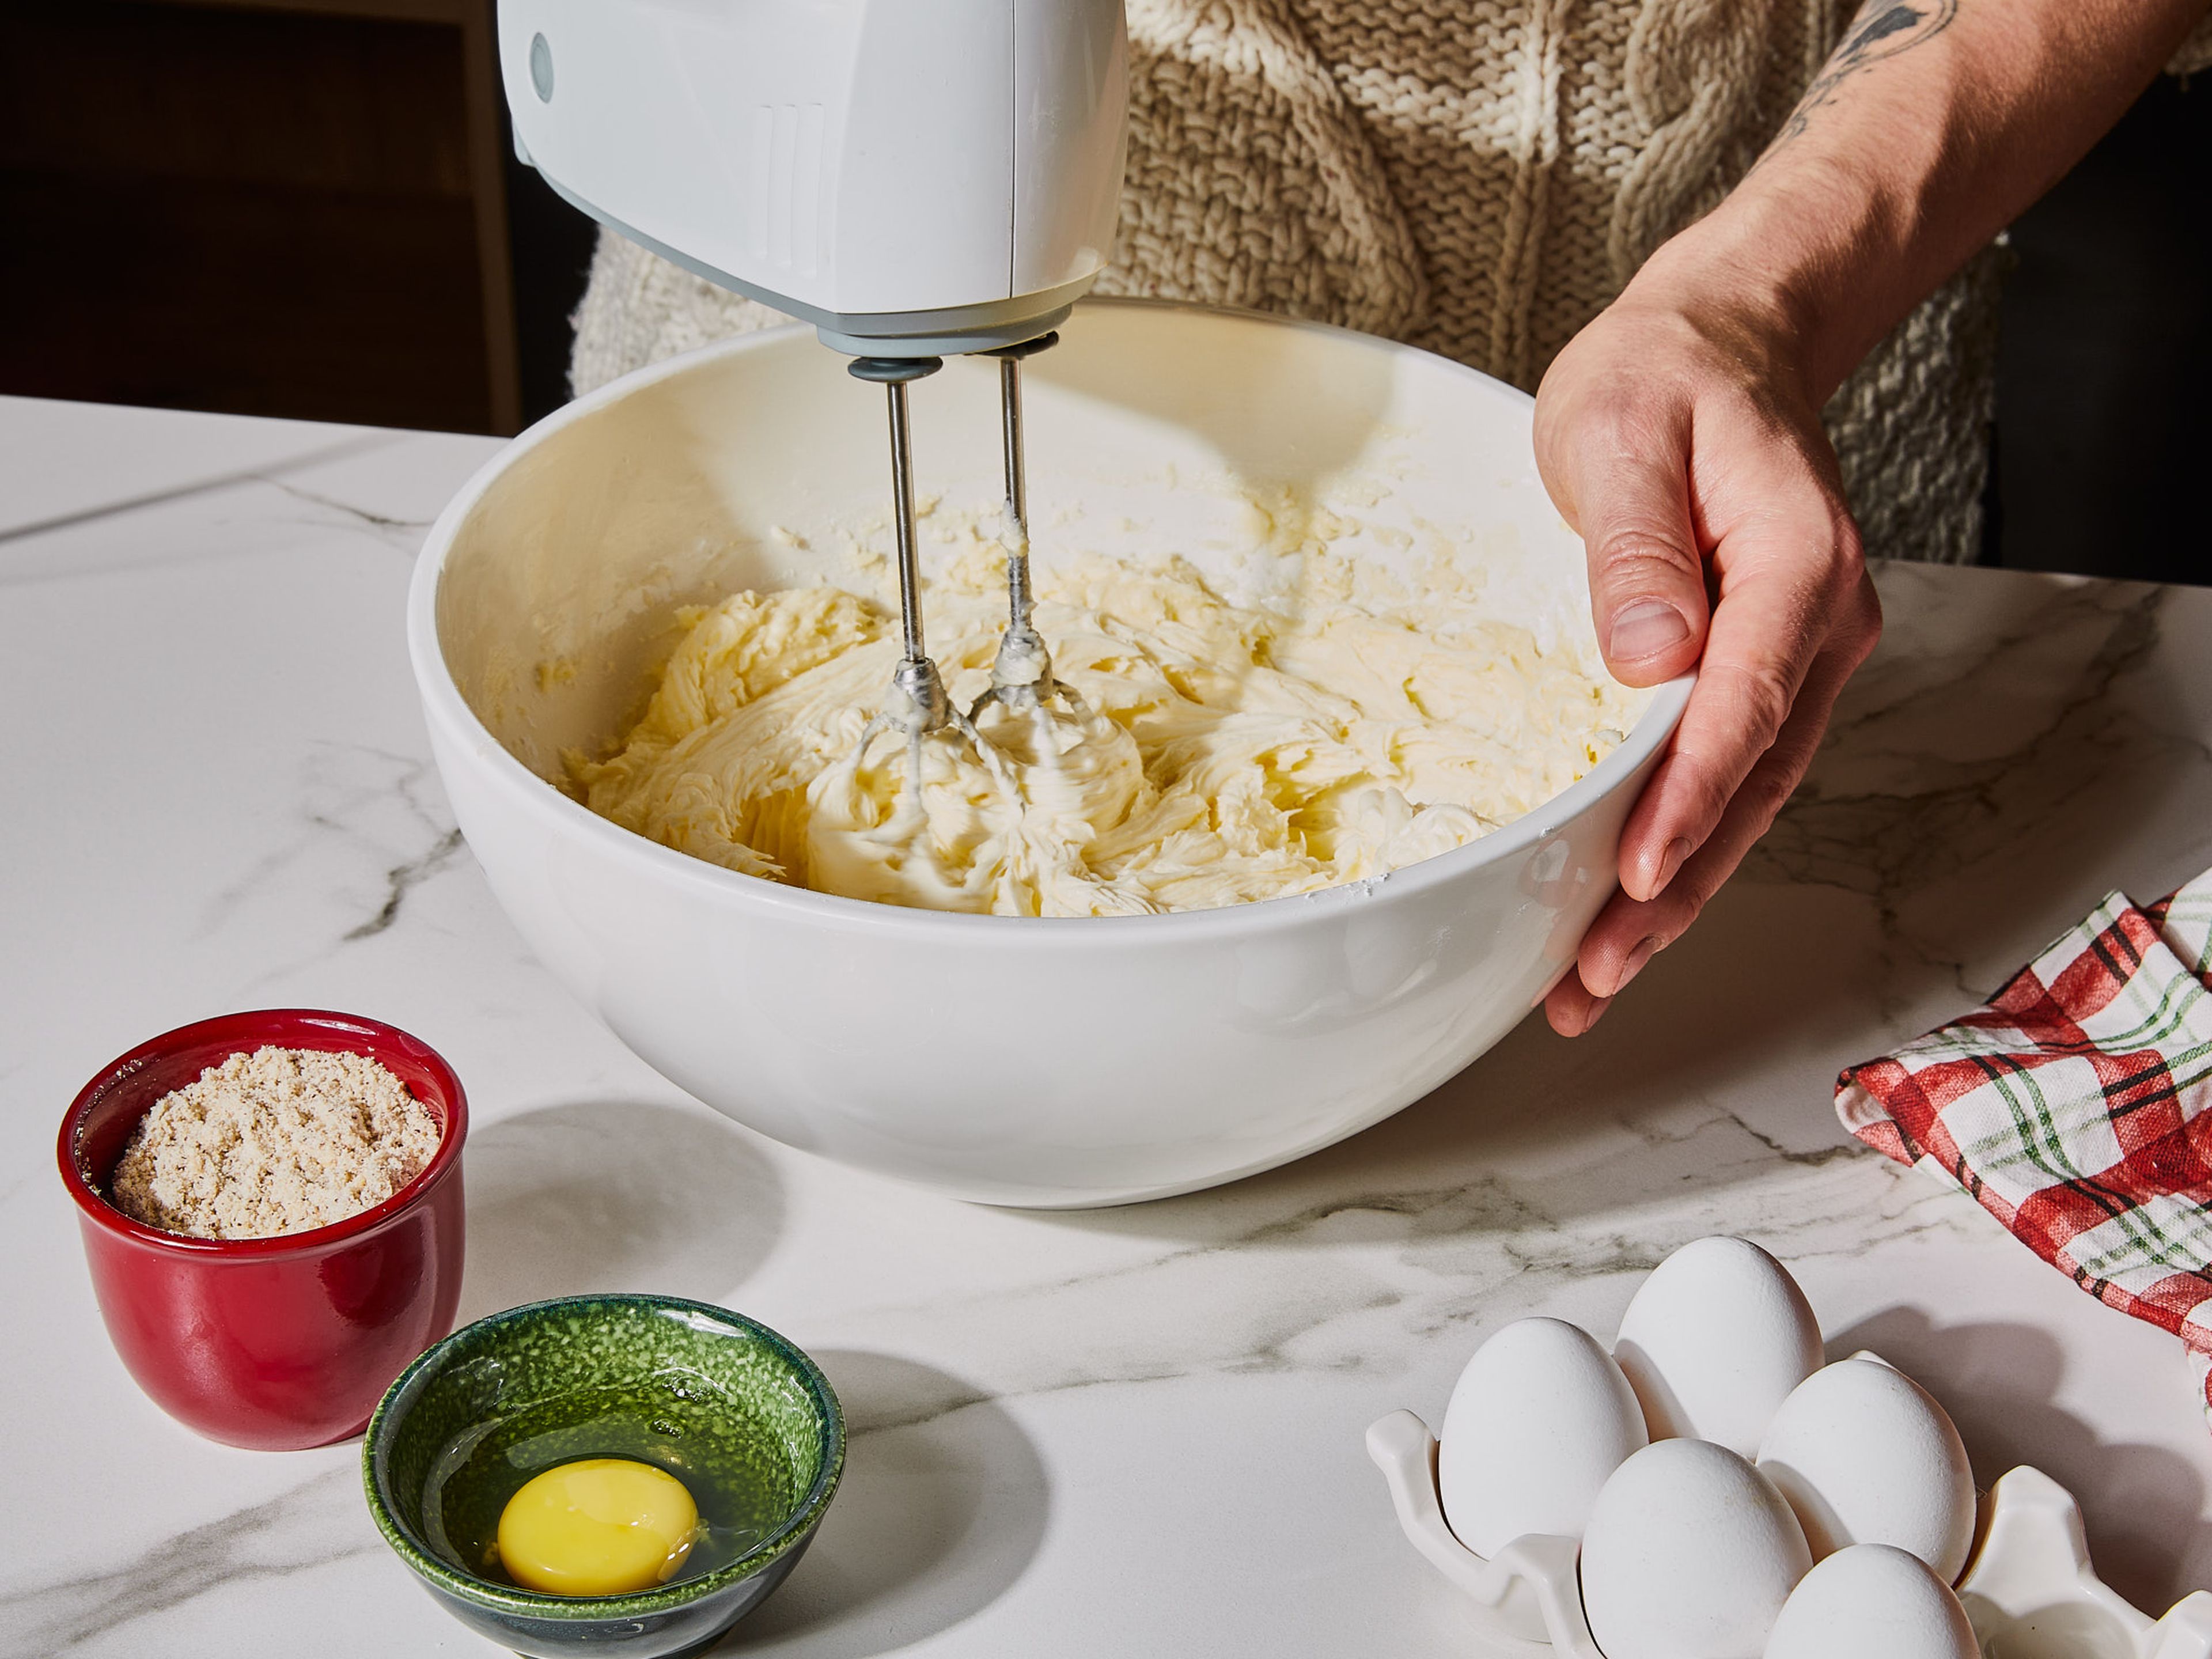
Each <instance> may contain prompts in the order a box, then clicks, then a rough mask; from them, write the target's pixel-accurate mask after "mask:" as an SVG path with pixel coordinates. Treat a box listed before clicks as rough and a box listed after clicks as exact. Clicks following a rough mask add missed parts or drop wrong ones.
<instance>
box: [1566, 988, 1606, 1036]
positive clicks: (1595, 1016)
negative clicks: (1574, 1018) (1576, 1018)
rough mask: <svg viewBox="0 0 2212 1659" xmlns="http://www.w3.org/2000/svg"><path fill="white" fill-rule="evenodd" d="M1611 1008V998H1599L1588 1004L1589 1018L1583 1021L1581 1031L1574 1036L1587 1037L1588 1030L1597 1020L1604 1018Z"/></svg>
mask: <svg viewBox="0 0 2212 1659" xmlns="http://www.w3.org/2000/svg"><path fill="white" fill-rule="evenodd" d="M1612 1006H1613V999H1612V998H1611V997H1600V998H1599V999H1598V1000H1596V1001H1595V1002H1593V1003H1592V1004H1590V1006H1589V1017H1588V1018H1585V1019H1584V1020H1583V1029H1582V1030H1579V1031H1577V1032H1576V1033H1575V1035H1576V1036H1587V1035H1589V1028H1590V1027H1591V1026H1593V1025H1595V1024H1597V1023H1598V1021H1599V1020H1601V1019H1602V1018H1604V1017H1605V1011H1606V1010H1607V1009H1608V1008H1610V1007H1612Z"/></svg>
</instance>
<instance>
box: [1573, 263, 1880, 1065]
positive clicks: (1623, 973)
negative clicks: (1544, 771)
mask: <svg viewBox="0 0 2212 1659" xmlns="http://www.w3.org/2000/svg"><path fill="white" fill-rule="evenodd" d="M1661 263H1662V262H1661V261H1654V263H1653V264H1652V265H1650V266H1647V267H1646V268H1645V270H1644V272H1643V273H1642V274H1641V275H1639V276H1638V278H1637V280H1636V282H1635V283H1632V284H1631V286H1630V288H1629V289H1628V291H1627V292H1626V293H1625V294H1624V295H1622V296H1621V298H1620V300H1619V301H1615V302H1614V304H1613V306H1612V307H1611V308H1610V309H1608V310H1607V311H1606V312H1605V313H1603V314H1602V315H1601V316H1600V317H1598V318H1597V319H1596V320H1595V321H1594V322H1592V323H1591V324H1590V325H1589V327H1587V328H1585V329H1584V330H1583V331H1582V332H1581V333H1580V334H1578V335H1577V336H1576V337H1575V338H1574V339H1573V340H1572V341H1571V343H1569V344H1568V346H1567V349H1565V351H1563V352H1561V353H1560V354H1559V358H1558V359H1557V360H1556V361H1555V362H1553V365H1552V368H1551V370H1550V372H1549V373H1548V374H1546V375H1545V376H1544V383H1543V385H1542V386H1541V388H1540V389H1539V391H1538V392H1537V394H1536V460H1537V465H1538V466H1539V467H1540V468H1541V471H1542V473H1543V478H1544V483H1545V486H1546V488H1547V489H1549V490H1550V491H1551V494H1552V499H1553V501H1554V502H1555V503H1556V504H1557V505H1558V507H1559V512H1560V513H1561V514H1562V515H1563V516H1564V517H1565V519H1566V520H1567V522H1568V523H1569V524H1570V525H1571V526H1574V528H1575V529H1576V530H1577V532H1579V533H1580V534H1581V536H1582V538H1583V542H1584V544H1585V545H1586V546H1587V547H1588V549H1589V581H1590V601H1591V610H1592V611H1593V614H1594V619H1595V623H1596V624H1597V637H1598V643H1599V645H1600V646H1601V647H1602V648H1603V650H1604V652H1605V658H1606V661H1607V664H1609V665H1611V667H1612V669H1613V674H1614V675H1615V677H1616V678H1619V679H1620V680H1621V681H1622V682H1624V683H1625V684H1629V685H1656V684H1660V683H1661V682H1662V681H1664V680H1668V679H1672V678H1674V677H1675V676H1676V675H1678V674H1682V673H1685V672H1686V671H1689V670H1690V669H1691V668H1692V667H1696V668H1697V669H1698V670H1699V674H1698V684H1697V688H1696V690H1694V691H1693V692H1692V694H1691V697H1690V702H1689V707H1688V708H1687V709H1686V711H1685V712H1684V714H1683V716H1682V723H1681V725H1680V727H1679V728H1678V729H1677V730H1676V732H1675V733H1674V739H1673V741H1672V742H1671V743H1670V744H1669V745H1668V749H1667V751H1666V753H1665V755H1664V756H1662V758H1661V760H1660V763H1659V767H1658V769H1657V770H1656V772H1655V773H1654V774H1653V775H1652V777H1651V781H1650V783H1649V784H1647V785H1646V786H1645V787H1644V793H1643V796H1642V797H1641V799H1638V801H1637V803H1636V806H1635V809H1634V810H1633V811H1632V812H1631V813H1630V815H1629V818H1628V823H1627V825H1626V828H1625V829H1623V830H1622V832H1621V838H1620V887H1621V890H1620V892H1618V893H1616V894H1615V895H1614V896H1613V898H1612V900H1611V901H1610V902H1608V903H1607V905H1606V908H1604V909H1603V910H1602V911H1601V912H1600V913H1599V915H1598V918H1597V920H1596V921H1595V922H1593V923H1592V924H1591V925H1590V929H1589V933H1587V934H1585V935H1584V936H1583V942H1582V948H1581V950H1580V951H1579V952H1578V954H1577V959H1576V963H1575V965H1574V967H1573V968H1571V969H1569V970H1568V972H1567V974H1566V975H1565V977H1564V978H1563V979H1561V980H1560V981H1559V984H1558V985H1557V986H1555V987H1553V990H1552V993H1551V994H1550V996H1549V997H1547V999H1546V1000H1545V1011H1546V1012H1547V1015H1548V1016H1549V1017H1550V1019H1551V1022H1552V1026H1553V1030H1557V1031H1559V1032H1560V1033H1562V1034H1563V1035H1565V1036H1578V1035H1580V1034H1581V1033H1582V1032H1583V1031H1586V1030H1589V1028H1590V1026H1591V1025H1593V1024H1595V1023H1596V1021H1597V1019H1598V1017H1599V1016H1600V1015H1601V1014H1602V1013H1603V1012H1605V1009H1606V1006H1607V1004H1608V1003H1609V1002H1611V1001H1612V1000H1613V998H1614V997H1615V996H1617V995H1618V994H1620V991H1621V988H1622V987H1624V986H1626V984H1627V983H1628V982H1629V981H1631V980H1632V979H1633V978H1635V976H1636V975H1637V973H1638V971H1639V970H1640V969H1642V968H1643V966H1644V963H1647V962H1649V961H1650V959H1651V957H1652V956H1653V955H1654V954H1656V952H1658V951H1663V950H1665V949H1666V948H1667V946H1668V945H1671V944H1673V943H1674V941H1675V940H1676V939H1679V938H1680V937H1681V934H1682V933H1683V931H1684V930H1685V929H1686V928H1687V927H1689V925H1690V924H1691V922H1692V921H1695V920H1696V918H1697V915H1698V912H1699V910H1700V909H1701V908H1704V906H1705V902H1706V901H1707V900H1709V899H1711V897H1712V896H1713V894H1714V893H1715V892H1716V891H1717V890H1719V888H1720V885H1721V884H1722V883H1723V882H1724V881H1726V880H1727V879H1728V878H1729V875H1730V874H1732V873H1733V872H1734V871H1735V867H1736V866H1737V865H1738V864H1739V863H1741V861H1742V859H1743V855H1744V854H1745V852H1746V851H1747V850H1748V849H1749V848H1750V846H1751V844H1752V842H1754V841H1756V840H1758V839H1759V836H1761V835H1762V834H1764V833H1765V829H1766V827H1767V826H1768V825H1769V824H1770V823H1772V822H1773V821H1774V815H1775V813H1776V812H1777V811H1779V810H1780V809H1781V806H1782V804H1783V802H1784V801H1785V800H1786V799H1789V796H1790V791H1791V790H1792V789H1794V788H1795V787H1796V784H1797V781H1798V780H1799V779H1800V778H1801V777H1802V776H1803V775H1804V773H1805V769H1806V767H1807V766H1808V764H1809V763H1811V761H1812V758H1813V751H1814V748H1815V747H1816V746H1817V745H1818V744H1819V743H1820V733H1821V732H1822V730H1823V729H1824V728H1825V727H1826V725H1827V721H1828V712H1829V710H1830V709H1831V708H1832V707H1833V706H1834V704H1835V701H1836V694H1837V693H1838V691H1840V690H1842V689H1843V685H1844V681H1845V680H1846V679H1848V678H1850V675H1851V672H1852V671H1853V670H1855V669H1857V667H1858V665H1860V664H1861V663H1862V662H1863V661H1865V660H1866V657H1867V653H1869V651H1871V650H1872V649H1873V648H1874V643H1875V638H1876V637H1877V636H1878V635H1880V633H1881V603H1880V601H1879V600H1877V599H1875V592H1874V586H1873V584H1872V582H1870V581H1869V580H1868V577H1867V573H1866V566H1865V562H1864V561H1863V558H1862V556H1861V554H1860V549H1859V537H1858V531H1857V526H1854V525H1853V523H1852V522H1851V516H1850V509H1849V508H1848V507H1846V506H1845V505H1844V495H1843V489H1842V485H1841V483H1840V481H1839V479H1838V475H1837V471H1836V459H1835V453H1834V451H1833V450H1832V448H1831V447H1829V444H1828V440H1827V437H1826V434H1824V433H1823V432H1822V430H1821V428H1820V418H1819V410H1818V405H1817V403H1816V401H1815V399H1814V397H1813V396H1812V395H1810V393H1809V392H1808V391H1807V389H1806V388H1805V386H1804V385H1803V377H1802V374H1800V373H1799V372H1798V371H1797V370H1796V368H1794V367H1793V365H1792V363H1791V361H1790V350H1789V346H1788V340H1789V328H1788V325H1787V323H1786V321H1785V320H1784V319H1780V318H1778V317H1760V316H1757V315H1749V314H1744V313H1741V312H1731V311H1730V310H1729V308H1727V307H1711V306H1708V305H1705V304H1703V303H1701V302H1699V301H1697V300H1696V299H1694V298H1687V297H1685V296H1686V295H1688V294H1689V293H1690V292H1691V290H1692V288H1693V286H1694V285H1692V284H1672V283H1670V282H1669V279H1668V276H1666V274H1665V273H1664V272H1663V270H1661V269H1660V268H1659V267H1660V265H1661Z"/></svg>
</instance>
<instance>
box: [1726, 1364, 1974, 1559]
mask: <svg viewBox="0 0 2212 1659" xmlns="http://www.w3.org/2000/svg"><path fill="white" fill-rule="evenodd" d="M1759 1473H1760V1474H1764V1475H1765V1477H1766V1478H1767V1479H1768V1480H1771V1481H1772V1482H1773V1483H1774V1484H1775V1486H1777V1487H1778V1489H1779V1490H1780V1492H1781V1493H1782V1495H1783V1496H1784V1498H1788V1499H1789V1500H1790V1508H1791V1509H1793V1510H1796V1511H1797V1520H1798V1522H1799V1523H1800V1524H1801V1525H1802V1526H1803V1528H1805V1541H1806V1542H1807V1543H1808V1544H1810V1545H1811V1546H1812V1547H1813V1559H1814V1560H1816V1561H1817V1560H1819V1559H1820V1558H1821V1557H1822V1556H1824V1555H1826V1554H1828V1553H1830V1552H1832V1551H1834V1550H1840V1549H1843V1548H1844V1547H1846V1546H1848V1545H1851V1544H1893V1545H1895V1546H1896V1547H1898V1548H1899V1549H1901V1550H1906V1551H1909V1552H1911V1553H1912V1554H1914V1555H1916V1556H1917V1557H1919V1558H1920V1559H1921V1560H1923V1561H1924V1562H1926V1563H1927V1564H1928V1565H1929V1566H1930V1567H1932V1568H1933V1569H1934V1570H1935V1571H1936V1577H1939V1578H1941V1579H1942V1581H1943V1582H1944V1583H1947V1584H1948V1583H1956V1582H1957V1580H1958V1577H1959V1574H1960V1572H1961V1571H1964V1570H1965V1568H1966V1553H1967V1551H1968V1550H1970V1549H1972V1547H1973V1542H1974V1474H1973V1470H1972V1468H1970V1467H1969V1466H1968V1464H1967V1462H1966V1446H1965V1444H1964V1443H1961V1442H1960V1438H1959V1431H1958V1430H1957V1429H1956V1428H1954V1427H1953V1426H1952V1423H1951V1419H1949V1418H1948V1416H1946V1415H1945V1414H1944V1412H1943V1408H1942V1407H1941V1406H1939V1405H1937V1404H1936V1401H1934V1399H1932V1398H1931V1397H1930V1396H1929V1394H1928V1392H1927V1390H1926V1389H1923V1388H1922V1387H1921V1386H1920V1385H1919V1384H1918V1383H1915V1382H1914V1381H1913V1380H1912V1379H1911V1377H1909V1376H1905V1374H1904V1373H1903V1372H1902V1371H1898V1370H1892V1369H1890V1367H1888V1366H1887V1365H1885V1364H1882V1363H1881V1361H1879V1360H1875V1359H1844V1360H1838V1362H1837V1363H1836V1364H1832V1365H1830V1366H1828V1367H1827V1368H1826V1370H1818V1371H1815V1372H1814V1373H1813V1375H1812V1376H1808V1377H1807V1378H1806V1379H1805V1381H1804V1382H1803V1383H1800V1384H1799V1385H1798V1387H1797V1390H1796V1393H1794V1394H1792V1395H1790V1398H1789V1399H1787V1400H1785V1401H1783V1402H1782V1409H1781V1410H1780V1411H1778V1412H1777V1413H1775V1414H1774V1421H1773V1422H1772V1423H1771V1424H1769V1425H1767V1430H1766V1437H1765V1439H1763V1440H1762V1441H1760V1442H1759Z"/></svg>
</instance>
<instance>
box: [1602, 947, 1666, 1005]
mask: <svg viewBox="0 0 2212 1659" xmlns="http://www.w3.org/2000/svg"><path fill="white" fill-rule="evenodd" d="M1658 949H1659V941H1658V939H1656V937H1655V938H1651V939H1645V940H1644V943H1643V944H1641V945H1638V946H1637V947H1636V948H1635V949H1634V950H1633V951H1630V952H1629V953H1628V960H1627V961H1626V962H1624V963H1621V964H1620V980H1619V981H1617V982H1616V983H1615V984H1614V986H1613V996H1616V997H1617V996H1619V995H1620V994H1621V993H1622V992H1623V991H1626V989H1627V988H1628V981H1631V980H1632V979H1634V978H1635V977H1636V976H1637V975H1638V974H1640V973H1642V972H1643V971H1644V963H1647V962H1649V961H1650V960H1651V958H1652V957H1653V956H1654V955H1655V954H1656V952H1657V951H1658ZM1607 1000H1608V1001H1610V1000H1612V999H1611V998H1607Z"/></svg>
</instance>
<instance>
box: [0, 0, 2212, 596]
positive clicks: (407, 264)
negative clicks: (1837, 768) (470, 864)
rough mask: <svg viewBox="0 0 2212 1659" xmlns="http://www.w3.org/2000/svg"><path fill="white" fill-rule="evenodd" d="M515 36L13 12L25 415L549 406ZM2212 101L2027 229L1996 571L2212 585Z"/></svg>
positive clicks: (552, 244) (406, 19)
mask: <svg viewBox="0 0 2212 1659" xmlns="http://www.w3.org/2000/svg"><path fill="white" fill-rule="evenodd" d="M915 3H927V0H915ZM491 29H492V0H4V3H0V227H4V228H3V229H0V317H4V318H5V319H6V321H5V323H4V324H0V392H21V393H29V394H33V395H38V396H43V397H53V398H85V399H92V400H96V401H106V402H118V403H133V404H161V405H167V406H173V407H178V408H188V409H212V410H232V411H236V412H241V413H248V414H258V415H285V416H302V417H305V418H308V419H314V420H334V421H352V422H366V423H371V424H378V425H390V426H406V427H429V428H445V429H450V430H454V431H465V432H498V433H507V432H513V431H515V430H517V429H519V428H520V426H522V425H523V424H525V423H526V422H529V421H531V420H534V419H536V418H537V417H538V416H541V415H544V414H545V413H546V412H547V411H549V410H551V409H553V408H556V407H557V406H558V404H560V403H561V402H562V400H563V399H564V398H566V396H567V390H568V388H567V375H568V337H569V331H568V314H569V313H570V312H571V311H572V310H573V309H574V305H575V302H576V301H577V299H578V298H579V296H580V295H581V293H582V291H583V282H584V274H585V270H586V265H587V264H588V263H589V260H590V257H591V247H592V228H591V226H590V225H589V224H588V223H587V222H586V221H585V220H584V219H583V218H582V217H581V216H580V215H578V214H577V213H575V212H574V210H572V209H570V208H568V206H567V205H566V204H563V203H562V202H561V201H560V200H559V199H558V198H557V197H555V196H554V195H553V194H552V192H551V191H549V190H548V189H547V188H546V187H545V185H544V183H543V182H542V181H540V180H539V179H538V175H537V174H536V173H533V172H532V171H531V170H530V169H529V168H527V167H523V166H521V165H520V163H518V162H517V161H515V160H514V157H513V146H512V143H511V142H510V140H509V137H508V135H507V126H506V110H505V106H504V101H503V100H502V99H501V95H500V92H499V87H498V81H497V75H496V71H495V64H494V61H493V48H492V32H491ZM2204 79H2205V82H2206V83H2207V84H2203V85H2200V86H2198V87H2197V88H2185V87H2184V86H2181V85H2179V84H2178V83H2176V82H2172V81H2170V80H2162V81H2161V82H2160V83H2159V84H2158V85H2156V86H2154V88H2152V89H2151V90H2150V91H2149V92H2148V94H2145V96H2144V98H2143V99H2142V101H2141V102H2140V103H2139V104H2138V105H2137V106H2136V109H2135V110H2134V111H2133V112H2131V113H2130V115H2129V116H2128V118H2126V120H2124V122H2123V123H2122V124H2121V125H2120V126H2119V127H2118V130H2116V131H2114V132H2113V134H2112V136H2111V137H2108V138H2107V139H2106V141H2105V143H2102V144H2101V145H2100V146H2099V147H2098V149H2097V150H2096V151H2095V152H2094V153H2093V154H2092V155H2090V156H2089V157H2088V158H2087V160H2086V161H2083V162H2082V164H2081V166H2080V167H2077V168H2076V169H2075V172H2074V173H2073V174H2072V175H2070V176H2069V178H2068V179H2066V180H2064V181H2063V183H2062V184H2061V185H2059V186H2058V187H2057V189H2056V190H2055V191H2052V192H2051V195H2050V196H2049V197H2046V198H2045V200H2044V201H2043V202H2042V203H2040V204H2038V205H2037V206H2036V207H2035V208H2034V209H2033V210H2031V211H2029V212H2028V213H2027V215H2026V216H2024V217H2023V218H2022V219H2021V222H2019V224H2018V225H2016V226H2015V228H2014V233H2013V241H2014V246H2015V249H2016V251H2017V253H2018V263H2017V265H2016V268H2015V270H2014V273H2013V275H2012V276H2011V278H2010V281H2009V283H2008V287H2007V290H2006V298H2005V313H2004V334H2003V343H2002V348H2001V353H2000V360H1999V366H1998V414H1997V434H1996V460H1997V465H1996V469H1995V471H1993V473H1992V477H1991V480H1990V490H1989V495H1988V506H1989V508H1990V513H1989V533H1988V536H1987V538H1986V541H1987V547H1986V557H1987V559H1988V561H1989V562H1993V563H2003V564H2008V565H2014V566H2018V567H2022V568H2038V569H2057V570H2080V571H2087V572H2092V573H2095V574H2118V575H2137V576H2145V577H2155V578H2159V579H2161V580H2179V581H2195V582H2208V581H2212V537H2208V535H2207V534H2206V532H2205V531H2204V529H2203V516H2204V515H2203V507H2202V504H2201V500H2200V495H2201V491H2200V484H2199V481H2200V479H2202V478H2203V477H2205V476H2206V474H2207V473H2208V472H2212V76H2207V77H2204Z"/></svg>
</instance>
